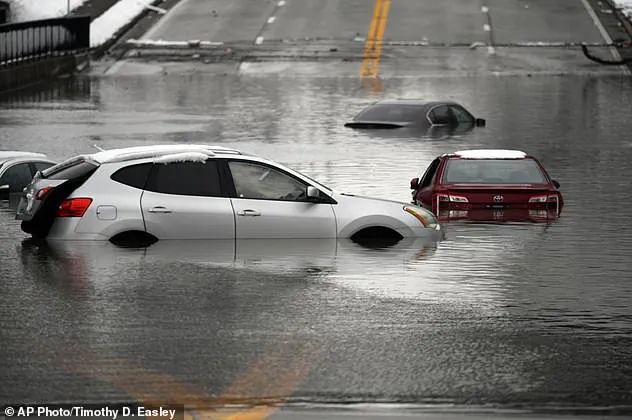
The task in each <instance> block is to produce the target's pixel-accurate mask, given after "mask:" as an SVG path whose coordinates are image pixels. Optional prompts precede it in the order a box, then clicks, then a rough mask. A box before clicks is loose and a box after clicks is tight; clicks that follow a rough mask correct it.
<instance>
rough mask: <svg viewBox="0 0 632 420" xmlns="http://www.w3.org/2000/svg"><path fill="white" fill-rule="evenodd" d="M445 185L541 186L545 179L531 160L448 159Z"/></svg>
mask: <svg viewBox="0 0 632 420" xmlns="http://www.w3.org/2000/svg"><path fill="white" fill-rule="evenodd" d="M443 182H444V183H446V184H486V183H493V184H543V183H546V182H547V181H546V178H545V177H544V175H543V174H542V171H541V170H540V167H539V166H538V164H537V163H536V162H535V161H534V160H532V159H450V160H449V161H448V162H447V165H446V169H445V174H444V177H443Z"/></svg>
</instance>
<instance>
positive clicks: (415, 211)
mask: <svg viewBox="0 0 632 420" xmlns="http://www.w3.org/2000/svg"><path fill="white" fill-rule="evenodd" d="M404 211H405V212H406V213H409V214H412V215H413V216H415V218H416V219H417V220H419V221H420V222H421V224H422V225H423V226H424V227H427V228H433V229H434V228H436V227H437V226H438V225H437V219H435V218H434V216H433V215H432V214H430V213H428V212H427V211H425V210H422V209H419V208H416V207H411V206H404Z"/></svg>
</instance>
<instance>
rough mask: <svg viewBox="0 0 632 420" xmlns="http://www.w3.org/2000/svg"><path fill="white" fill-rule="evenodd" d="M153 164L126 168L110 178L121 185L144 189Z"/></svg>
mask: <svg viewBox="0 0 632 420" xmlns="http://www.w3.org/2000/svg"><path fill="white" fill-rule="evenodd" d="M152 166H153V163H141V164H139V165H131V166H126V167H125V168H121V169H119V170H118V171H116V172H114V173H113V174H112V176H111V177H110V178H112V180H114V181H116V182H120V183H121V184H125V185H129V186H130V187H134V188H140V189H143V188H145V183H147V178H148V177H149V172H150V171H151V167H152Z"/></svg>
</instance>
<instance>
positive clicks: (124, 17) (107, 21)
mask: <svg viewBox="0 0 632 420" xmlns="http://www.w3.org/2000/svg"><path fill="white" fill-rule="evenodd" d="M153 2H154V0H119V2H118V3H116V4H115V5H114V6H112V7H110V8H109V9H108V10H107V11H106V12H105V13H103V14H102V15H101V16H99V17H98V18H96V19H95V20H94V21H93V22H92V24H91V25H90V46H91V47H97V46H99V45H101V44H103V43H104V42H106V41H107V40H109V39H110V38H112V37H113V36H114V34H116V33H117V32H118V31H119V30H120V29H121V28H122V27H123V26H125V25H127V24H128V23H129V22H131V21H132V20H133V19H134V18H135V17H136V16H138V15H140V14H141V13H142V12H143V10H144V9H145V8H147V6H150V5H151V3H153Z"/></svg>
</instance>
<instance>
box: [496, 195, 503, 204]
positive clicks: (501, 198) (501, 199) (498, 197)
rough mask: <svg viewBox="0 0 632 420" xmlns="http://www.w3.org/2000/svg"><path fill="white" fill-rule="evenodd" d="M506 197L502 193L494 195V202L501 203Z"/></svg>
mask: <svg viewBox="0 0 632 420" xmlns="http://www.w3.org/2000/svg"><path fill="white" fill-rule="evenodd" d="M504 199H505V197H503V196H502V195H495V196H494V203H500V202H501V201H503V200H504Z"/></svg>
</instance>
